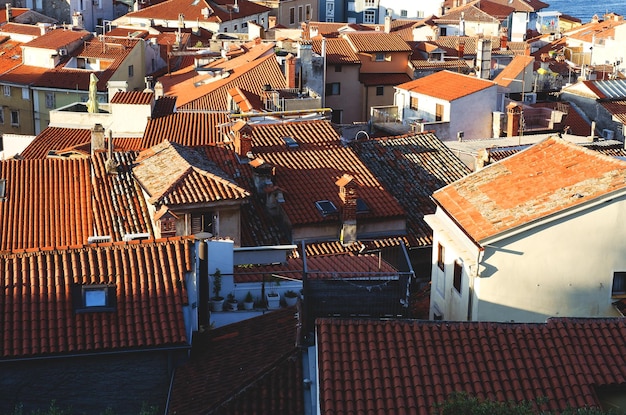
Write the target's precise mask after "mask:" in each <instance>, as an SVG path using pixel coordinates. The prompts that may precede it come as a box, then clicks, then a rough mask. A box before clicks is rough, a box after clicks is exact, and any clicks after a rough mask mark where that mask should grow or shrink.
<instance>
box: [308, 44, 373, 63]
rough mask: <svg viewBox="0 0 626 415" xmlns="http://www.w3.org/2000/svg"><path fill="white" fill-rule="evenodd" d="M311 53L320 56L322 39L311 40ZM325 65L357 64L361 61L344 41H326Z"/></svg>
mask: <svg viewBox="0 0 626 415" xmlns="http://www.w3.org/2000/svg"><path fill="white" fill-rule="evenodd" d="M312 46H313V51H314V52H315V53H317V54H318V55H320V56H321V55H322V39H321V38H315V39H313V40H312ZM326 63H327V64H329V65H348V64H359V63H361V61H360V60H359V57H358V56H357V55H356V53H354V50H353V49H352V48H351V47H350V44H349V43H348V41H347V40H346V39H343V38H339V39H333V38H327V39H326Z"/></svg>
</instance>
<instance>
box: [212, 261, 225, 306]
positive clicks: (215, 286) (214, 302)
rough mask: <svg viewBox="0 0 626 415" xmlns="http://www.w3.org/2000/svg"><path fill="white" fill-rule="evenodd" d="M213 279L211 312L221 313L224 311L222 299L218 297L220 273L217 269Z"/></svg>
mask: <svg viewBox="0 0 626 415" xmlns="http://www.w3.org/2000/svg"><path fill="white" fill-rule="evenodd" d="M212 277H213V297H211V300H210V301H211V311H222V310H223V309H224V297H222V296H221V295H220V292H221V291H222V273H221V272H220V270H219V268H218V269H216V270H215V273H214V274H213V275H212Z"/></svg>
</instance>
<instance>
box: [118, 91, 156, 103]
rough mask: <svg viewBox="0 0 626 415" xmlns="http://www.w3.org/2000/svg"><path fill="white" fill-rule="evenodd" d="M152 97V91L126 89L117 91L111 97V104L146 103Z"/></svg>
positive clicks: (150, 100) (149, 101)
mask: <svg viewBox="0 0 626 415" xmlns="http://www.w3.org/2000/svg"><path fill="white" fill-rule="evenodd" d="M153 99H154V93H153V92H144V91H126V92H122V91H120V92H117V93H116V94H115V95H113V99H111V104H128V105H148V104H150V103H151V102H152V100H153Z"/></svg>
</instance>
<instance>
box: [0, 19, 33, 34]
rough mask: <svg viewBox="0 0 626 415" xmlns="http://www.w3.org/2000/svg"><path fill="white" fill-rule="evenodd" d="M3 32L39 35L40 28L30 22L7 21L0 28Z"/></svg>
mask: <svg viewBox="0 0 626 415" xmlns="http://www.w3.org/2000/svg"><path fill="white" fill-rule="evenodd" d="M0 31H1V32H3V33H15V34H20V35H29V36H41V28H40V27H39V26H35V25H32V24H21V23H14V22H9V23H6V24H4V25H2V27H1V28H0Z"/></svg>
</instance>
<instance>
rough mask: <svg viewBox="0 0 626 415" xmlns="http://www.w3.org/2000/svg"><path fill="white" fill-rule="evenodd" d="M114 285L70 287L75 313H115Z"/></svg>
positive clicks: (78, 285) (77, 285)
mask: <svg viewBox="0 0 626 415" xmlns="http://www.w3.org/2000/svg"><path fill="white" fill-rule="evenodd" d="M115 294H116V293H115V285H113V284H93V285H80V284H75V285H74V286H72V302H73V304H74V311H75V312H77V313H89V312H106V311H115V306H116V303H117V302H116V298H115Z"/></svg>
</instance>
